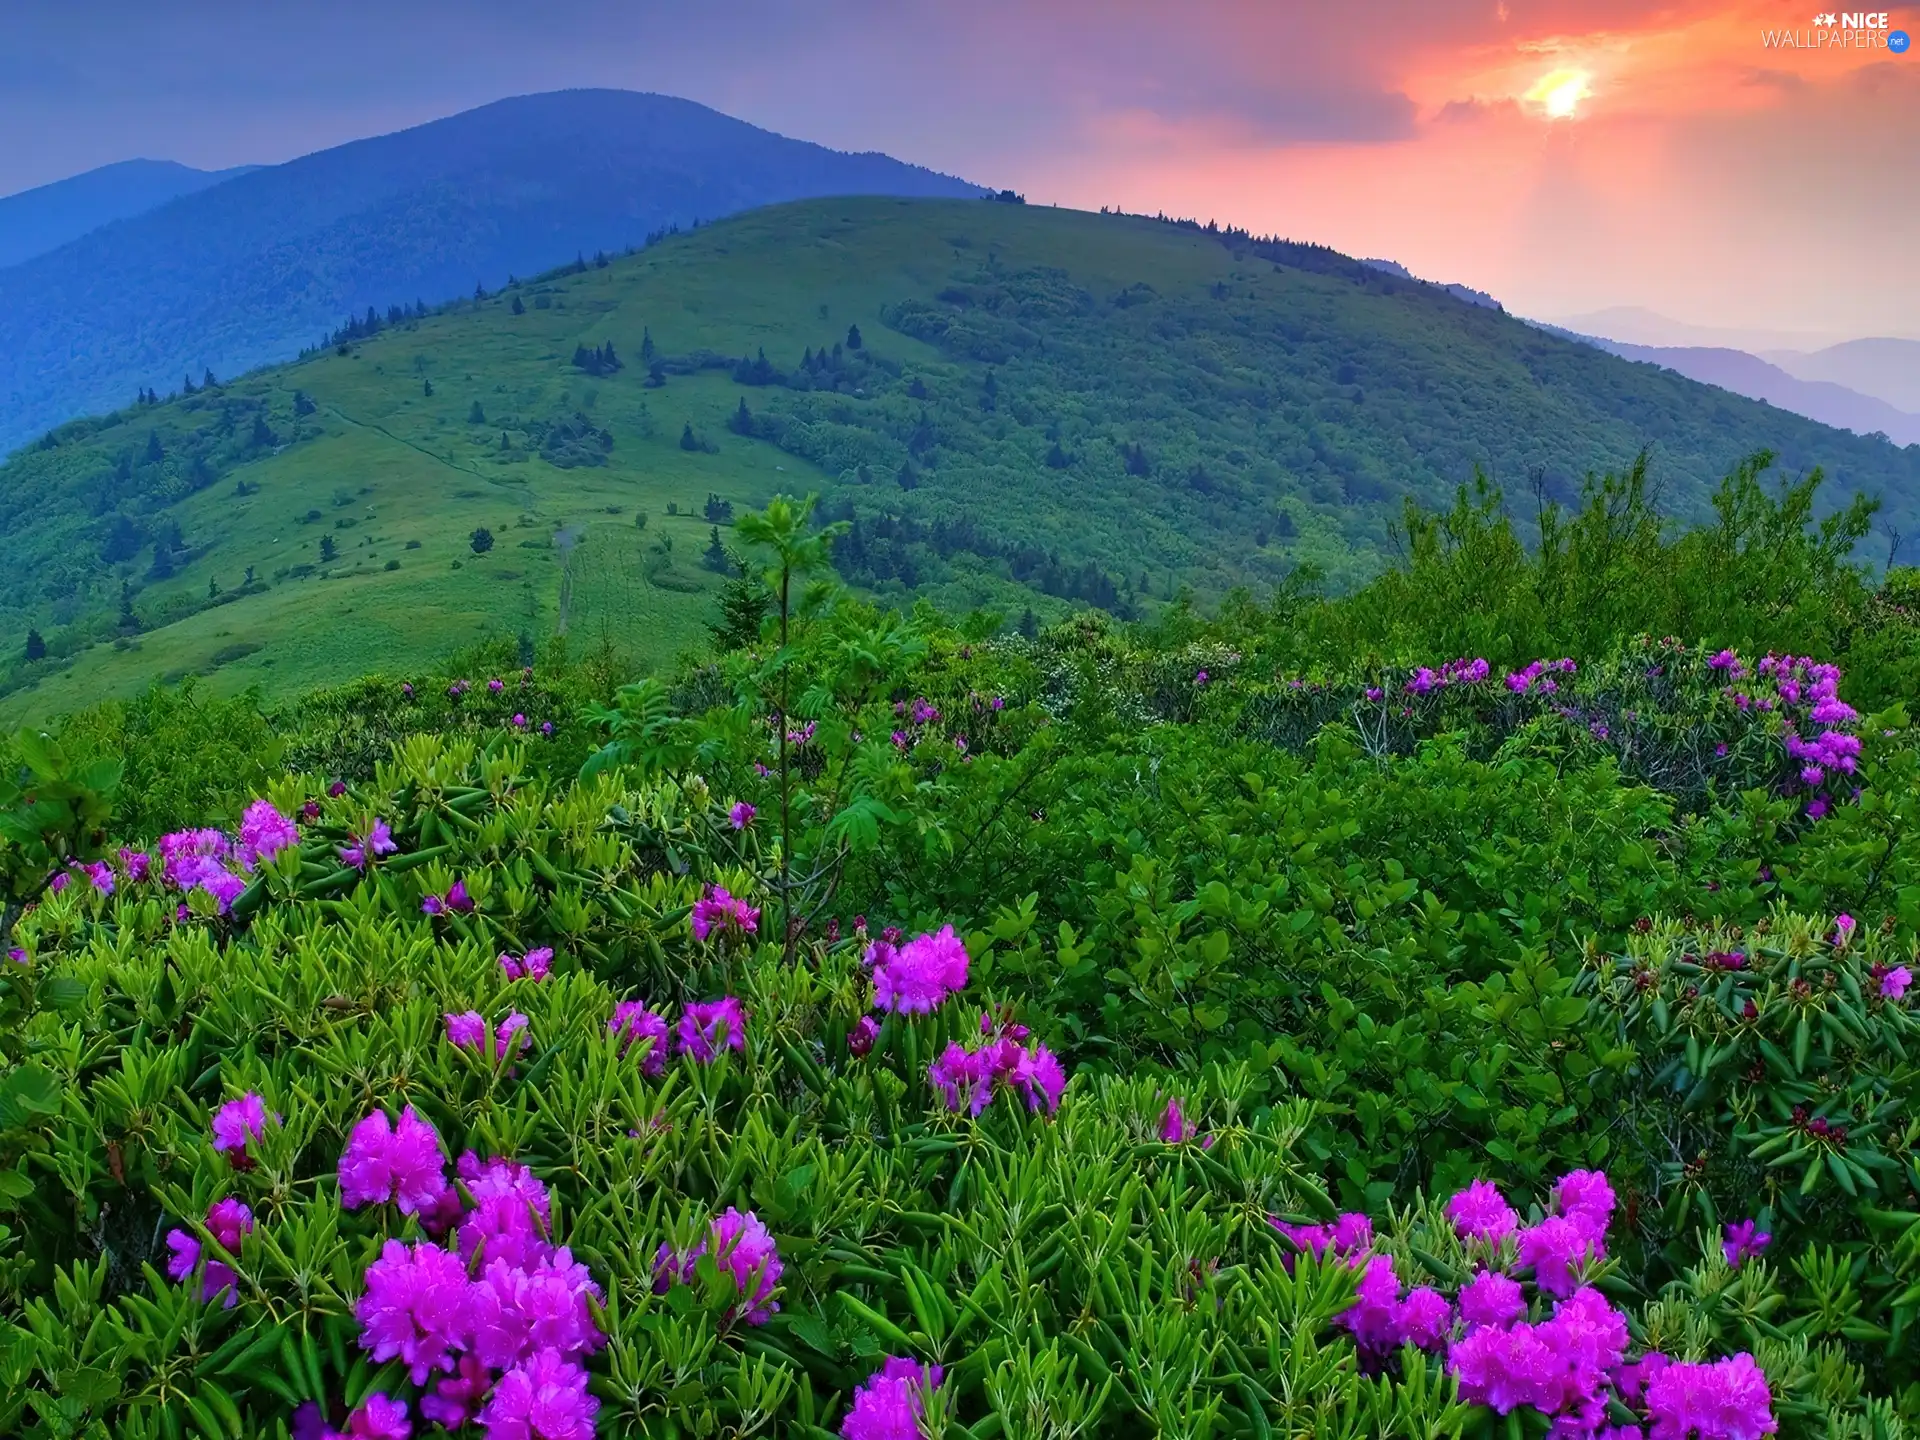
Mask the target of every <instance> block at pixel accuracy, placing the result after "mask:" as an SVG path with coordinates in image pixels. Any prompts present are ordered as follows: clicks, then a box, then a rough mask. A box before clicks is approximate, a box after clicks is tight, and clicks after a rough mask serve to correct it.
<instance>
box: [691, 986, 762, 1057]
mask: <svg viewBox="0 0 1920 1440" xmlns="http://www.w3.org/2000/svg"><path fill="white" fill-rule="evenodd" d="M674 1038H675V1040H676V1041H677V1042H678V1045H679V1053H680V1054H682V1055H691V1056H692V1057H693V1058H694V1059H696V1060H698V1061H699V1062H700V1063H701V1064H702V1065H710V1064H712V1063H713V1061H714V1060H715V1059H716V1058H717V1057H718V1056H719V1054H720V1052H721V1051H722V1050H724V1049H727V1048H729V1047H731V1048H732V1049H734V1050H737V1051H739V1052H740V1053H741V1054H743V1055H744V1054H746V1051H747V1020H746V1016H745V1014H744V1013H742V1011H741V1009H740V1002H739V1000H738V999H736V998H735V997H734V996H732V995H728V996H725V997H723V998H722V999H719V1000H713V1001H709V1002H707V1003H705V1004H698V1005H688V1006H686V1007H685V1008H683V1009H682V1010H681V1011H680V1023H679V1025H678V1026H676V1027H675V1030H674Z"/></svg>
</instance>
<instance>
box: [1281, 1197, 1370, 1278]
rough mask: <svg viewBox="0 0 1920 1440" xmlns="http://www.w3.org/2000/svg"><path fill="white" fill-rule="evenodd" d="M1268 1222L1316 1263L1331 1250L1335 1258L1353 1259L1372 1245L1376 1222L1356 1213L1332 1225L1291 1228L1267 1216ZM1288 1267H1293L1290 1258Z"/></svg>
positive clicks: (1341, 1218) (1342, 1216) (1351, 1211)
mask: <svg viewBox="0 0 1920 1440" xmlns="http://www.w3.org/2000/svg"><path fill="white" fill-rule="evenodd" d="M1267 1223H1268V1224H1269V1225H1271V1226H1273V1228H1274V1229H1276V1230H1278V1231H1279V1232H1280V1233H1281V1234H1282V1235H1284V1236H1286V1237H1287V1239H1288V1240H1290V1241H1292V1242H1293V1246H1294V1249H1295V1250H1299V1251H1305V1252H1307V1253H1309V1254H1311V1255H1312V1256H1313V1258H1314V1259H1316V1260H1318V1259H1321V1258H1322V1257H1323V1256H1325V1255H1326V1254H1327V1252H1328V1251H1331V1252H1332V1253H1333V1254H1334V1255H1335V1256H1336V1257H1347V1258H1349V1259H1351V1258H1353V1257H1355V1256H1357V1255H1358V1254H1359V1252H1361V1251H1363V1250H1365V1249H1366V1248H1367V1247H1368V1246H1369V1245H1371V1244H1373V1222H1372V1221H1371V1220H1369V1219H1368V1218H1367V1217H1366V1216H1364V1215H1362V1214H1360V1213H1359V1212H1358V1211H1353V1210H1349V1211H1348V1212H1347V1213H1345V1214H1344V1215H1341V1216H1340V1217H1338V1218H1337V1219H1336V1220H1335V1221H1334V1222H1333V1223H1332V1224H1331V1225H1289V1224H1287V1223H1286V1222H1285V1221H1283V1220H1281V1219H1280V1218H1279V1217H1278V1216H1274V1215H1269V1216H1268V1217H1267ZM1288 1265H1289V1268H1291V1257H1289V1259H1288Z"/></svg>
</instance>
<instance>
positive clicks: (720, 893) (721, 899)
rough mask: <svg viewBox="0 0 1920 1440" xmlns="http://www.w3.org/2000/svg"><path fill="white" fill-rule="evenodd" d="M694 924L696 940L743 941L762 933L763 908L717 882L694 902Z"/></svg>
mask: <svg viewBox="0 0 1920 1440" xmlns="http://www.w3.org/2000/svg"><path fill="white" fill-rule="evenodd" d="M692 925H693V938H694V939H696V940H706V939H708V938H709V937H713V936H716V935H717V937H718V939H720V940H726V939H740V940H744V939H745V938H746V937H747V936H749V935H758V934H759V933H760V909H759V907H758V906H756V905H749V904H747V902H746V901H745V900H742V899H740V898H739V897H738V896H734V895H730V894H728V893H727V891H726V890H725V889H724V888H723V887H721V886H718V885H715V886H712V887H710V888H709V889H708V891H707V893H706V894H704V895H702V896H701V897H700V898H699V899H698V900H696V901H694V902H693V915H692Z"/></svg>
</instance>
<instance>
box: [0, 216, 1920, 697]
mask: <svg viewBox="0 0 1920 1440" xmlns="http://www.w3.org/2000/svg"><path fill="white" fill-rule="evenodd" d="M516 310H517V312H518V313H516ZM855 326H857V327H858V329H859V332H860V337H859V338H860V341H861V343H860V344H859V346H858V347H857V348H856V347H855V346H854V345H853V343H852V342H853V339H854V337H853V336H852V335H850V334H849V333H848V332H849V329H850V327H855ZM607 345H611V347H612V354H613V355H614V356H615V357H616V358H617V360H618V362H619V364H618V366H617V368H616V367H615V366H614V365H611V364H609V363H607V360H606V356H607V351H606V350H605V349H603V348H602V347H604V346H607ZM429 385H431V390H432V393H431V394H428V393H427V390H428V386H429ZM1762 446H1768V447H1772V448H1774V449H1775V450H1777V451H1779V452H1780V454H1781V457H1782V461H1783V463H1784V465H1785V467H1786V468H1787V469H1789V470H1797V469H1801V468H1805V467H1808V466H1811V465H1814V464H1823V465H1825V466H1826V467H1827V469H1828V471H1829V473H1830V474H1831V475H1832V476H1833V478H1834V482H1835V483H1834V485H1833V486H1832V487H1831V492H1830V493H1831V494H1832V496H1833V498H1835V499H1838V498H1840V497H1841V496H1843V495H1845V494H1847V493H1851V492H1852V491H1854V490H1863V491H1866V492H1869V493H1875V494H1880V495H1883V496H1885V497H1886V500H1887V503H1888V511H1889V513H1890V516H1891V518H1892V519H1893V521H1894V523H1896V524H1898V525H1901V526H1902V527H1903V528H1906V529H1908V530H1912V529H1913V528H1914V523H1915V520H1916V513H1915V512H1916V497H1917V496H1920V450H1914V449H1909V450H1900V449H1897V448H1895V447H1893V446H1890V445H1887V444H1885V443H1882V442H1877V441H1872V440H1868V439H1864V438H1861V437H1856V436H1852V435H1848V434H1844V433H1842V432H1838V431H1834V430H1829V429H1826V428H1824V427H1822V426H1819V425H1816V424H1814V423H1813V422H1811V421H1807V420H1803V419H1801V418H1799V417H1797V416H1793V415H1789V414H1786V413H1784V412H1781V411H1777V410H1773V409H1770V408H1768V407H1766V406H1764V405H1761V404H1758V403H1755V402H1750V401H1746V400H1742V399H1740V398H1739V397H1737V396H1733V395H1730V394H1728V393H1726V392H1724V391H1719V390H1715V389H1711V388H1708V387H1705V386H1701V385H1697V384H1695V383H1693V382H1691V381H1688V380H1685V379H1683V378H1682V377H1680V376H1677V375H1673V374H1668V373H1664V372H1660V371H1656V370H1652V369H1650V368H1648V367H1645V366H1636V365H1631V364H1628V363H1626V362H1623V361H1620V360H1618V359H1616V358H1614V357H1612V356H1609V355H1606V354H1604V353H1602V352H1600V351H1597V350H1595V349H1592V348H1591V347H1588V346H1584V345H1578V344H1574V343H1572V342H1568V341H1565V340H1562V339H1560V338H1558V337H1556V336H1552V335H1548V334H1544V333H1542V332H1540V331H1538V330H1535V329H1533V328H1531V327H1529V326H1527V325H1525V324H1523V323H1522V322H1520V321H1517V320H1513V319H1510V318H1509V317H1507V316H1505V315H1502V314H1499V313H1497V312H1494V311H1491V310H1487V309H1484V308H1480V307H1475V306H1470V305H1466V304H1463V303H1461V302H1460V301H1458V300H1457V299H1455V298H1453V297H1451V296H1448V295H1446V294H1445V293H1444V292H1441V291H1439V290H1437V289H1435V288H1434V287H1430V286H1424V285H1419V284H1409V283H1408V282H1407V281H1405V280H1403V279H1399V278H1396V277H1394V276H1391V275H1385V274H1382V273H1380V272H1378V271H1374V270H1369V269H1367V268H1365V267H1363V266H1361V265H1360V264H1359V263H1358V262H1356V261H1352V260H1348V259H1346V258H1345V257H1342V256H1338V255H1336V254H1334V253H1333V252H1330V251H1326V250H1321V249H1316V248H1311V247H1304V246H1289V245H1260V244H1255V243H1253V242H1249V241H1246V240H1245V239H1244V238H1242V237H1233V236H1222V235H1217V234H1212V233H1208V232H1203V231H1199V230H1195V229H1191V228H1180V227H1175V226H1171V225H1166V224H1162V223H1159V222H1155V221H1150V220H1144V219H1134V218H1125V217H1119V216H1101V215H1089V214H1084V213H1078V212H1071V211H1059V210H1042V209H1037V208H1029V207H1024V206H1017V205H1004V204H992V203H985V202H977V201H972V202H970V201H953V202H948V201H900V200H826V201H809V202H803V203H800V204H795V205H790V206H782V207H777V208H773V209H767V210H762V211H756V212H753V213H751V214H747V215H743V216H740V217H737V218H734V219H731V220H728V221H725V222H723V223H720V224H717V225H714V226H711V227H708V228H705V229H701V230H698V231H695V232H692V233H689V234H684V235H680V236H677V237H674V238H672V239H669V240H668V241H666V242H664V243H662V244H660V245H657V246H654V247H652V248H650V249H648V250H646V251H643V252H642V253H641V254H639V255H637V256H634V257H631V258H628V259H625V260H619V261H615V262H613V263H611V264H610V265H607V266H606V267H604V268H595V267H591V266H590V267H587V268H586V269H585V270H584V271H583V272H582V273H577V274H564V275H558V276H552V277H547V278H545V279H542V280H539V281H533V282H525V283H523V284H521V285H520V286H518V287H517V288H516V289H513V290H510V291H506V292H502V293H500V294H498V295H494V296H490V297H487V298H486V299H484V300H480V301H476V302H467V303H463V304H461V305H459V306H455V307H450V308H449V309H447V310H445V311H443V312H440V313H436V314H432V315H427V316H424V317H419V318H405V319H402V320H400V321H399V322H398V323H395V324H392V325H383V326H382V327H381V329H380V332H379V333H377V334H373V335H372V336H370V337H364V338H355V339H349V340H348V341H347V343H345V344H343V345H341V346H340V347H339V348H338V349H336V350H330V351H328V352H326V353H323V354H321V355H319V356H316V357H313V358H310V359H308V360H306V361H303V362H301V363H299V364H295V365H289V366H284V367H280V368H278V369H274V370H269V371H265V372H262V373H260V374H258V375H255V376H251V377H248V378H246V379H243V380H241V381H238V382H236V383H233V384H230V385H227V386H224V387H220V388H217V389H215V390H211V391H205V392H202V393H199V394H196V395H194V396H191V397H187V398H183V399H180V400H175V401H171V402H168V403H163V404H159V405H148V406H142V407H139V408H136V409H133V410H129V411H124V412H120V413H119V414H116V415H114V416H109V417H105V418H103V419H101V420H96V421H83V422H76V423H75V424H73V425H70V426H67V427H64V428H63V429H62V430H60V431H57V432H55V433H54V434H53V435H51V436H49V437H48V438H47V439H46V440H45V441H43V442H41V443H40V444H38V445H36V446H34V447H31V448H29V449H28V450H26V451H23V452H21V453H20V454H19V455H17V456H16V457H15V458H14V459H13V460H12V461H11V462H9V463H8V464H7V465H6V466H5V467H0V522H4V523H3V526H0V634H4V635H5V636H6V637H7V640H6V644H7V647H8V660H9V663H10V665H11V674H10V678H9V679H8V681H7V686H8V689H9V694H8V696H7V697H6V699H5V700H4V702H3V703H4V704H5V706H6V707H7V708H8V709H9V710H10V711H11V712H13V713H15V714H25V713H38V712H44V711H52V710H58V709H62V708H66V707H70V706H72V705H75V704H79V703H84V702H86V701H88V700H90V699H93V698H96V697H98V696H100V695H102V694H109V693H116V692H121V691H125V690H127V689H130V688H133V687H136V686H138V685H140V684H142V683H144V682H145V681H146V680H147V679H148V678H150V677H151V676H153V675H155V674H184V673H189V672H195V671H198V672H202V673H210V674H213V675H214V676H215V681H214V683H215V685H216V686H217V687H218V688H223V689H225V688H234V687H239V686H242V685H246V684H254V683H259V684H263V685H265V686H266V687H268V688H269V689H270V690H288V689H292V688H295V687H298V686H303V685H307V684H311V683H315V682H318V681H322V680H326V679H332V678H338V677H342V676H345V675H349V674H354V673H358V672H360V671H363V670H366V669H368V668H371V667H377V666H381V665H385V664H389V663H391V664H395V665H398V664H402V663H413V662H416V661H419V660H422V659H425V658H427V657H428V656H430V655H433V654H435V653H438V652H441V651H444V650H445V649H447V648H448V647H449V646H452V645H455V644H459V643H464V642H466V641H468V640H471V639H473V638H475V637H477V636H478V635H480V634H482V633H488V632H498V631H501V630H506V631H508V632H525V633H527V634H529V635H532V636H534V637H536V638H538V637H541V636H544V635H545V634H547V633H550V632H551V631H553V630H554V629H556V628H558V627H559V626H560V625H561V623H562V611H563V602H564V611H565V615H564V619H565V624H566V628H567V630H568V633H569V634H570V635H571V636H574V637H579V638H580V640H581V642H582V643H586V642H589V641H596V640H598V639H599V638H600V637H602V636H605V637H607V638H609V639H612V640H613V641H615V642H616V643H619V644H622V645H625V646H628V647H630V648H632V649H633V650H635V652H636V656H637V658H638V659H640V660H642V661H645V660H648V659H657V658H661V657H664V656H666V655H669V654H671V653H673V652H674V651H675V650H676V649H677V648H680V647H682V646H684V645H686V644H688V643H691V642H693V641H695V640H697V639H698V638H699V637H700V636H701V634H702V626H703V625H704V623H705V622H706V620H707V619H708V618H710V616H711V614H712V610H713V602H712V592H713V591H714V590H715V589H717V587H718V585H719V583H720V576H719V575H717V574H715V573H713V572H712V571H710V570H708V569H706V568H704V567H703V565H702V553H703V551H705V550H706V549H707V548H708V546H709V544H710V542H711V538H712V535H713V526H712V525H710V523H709V521H708V519H707V518H705V517H704V514H703V512H704V511H705V509H706V506H707V502H708V499H709V497H710V496H712V497H715V499H717V500H719V501H725V502H731V503H732V504H734V505H736V506H738V505H743V504H758V503H760V502H761V501H763V500H764V499H765V497H766V496H767V495H768V494H770V493H772V492H773V491H775V490H778V489H787V490H794V491H803V490H807V489H818V490H821V491H822V492H824V494H825V496H826V504H827V509H828V512H829V513H830V514H832V515H834V516H836V517H840V518H848V519H851V520H852V521H853V522H854V523H853V530H852V533H851V534H850V535H849V537H848V538H847V540H846V541H845V542H843V543H842V544H841V546H840V550H839V553H840V557H841V564H842V568H843V570H844V571H845V572H846V573H847V574H848V575H849V576H850V578H853V579H855V580H856V581H858V582H860V583H862V584H866V585H869V586H871V587H873V588H875V589H877V590H879V591H880V592H882V593H889V592H902V591H904V590H905V589H907V588H912V589H914V590H916V591H918V592H920V593H925V594H928V595H930V596H931V597H933V598H935V599H936V600H938V601H941V602H942V603H946V604H951V605H968V604H978V603H989V602H990V603H997V604H1001V605H1005V606H1010V607H1014V613H1017V610H1018V607H1020V606H1022V605H1025V604H1033V605H1034V606H1035V607H1036V608H1037V609H1039V610H1041V611H1042V612H1043V613H1044V612H1046V611H1047V610H1048V609H1050V608H1052V609H1057V608H1060V607H1062V606H1064V605H1067V604H1077V603H1085V602H1089V601H1090V602H1092V603H1098V604H1103V605H1106V606H1107V607H1109V608H1112V609H1116V610H1119V611H1121V612H1123V613H1124V612H1128V611H1131V610H1134V609H1140V608H1146V607H1149V606H1151V604H1152V603H1154V602H1155V601H1157V600H1159V599H1162V598H1164V597H1165V596H1167V595H1168V594H1170V593H1172V592H1173V591H1174V590H1176V589H1178V588H1179V587H1181V586H1192V587H1193V588H1194V589H1196V590H1197V591H1199V592H1201V593H1202V594H1218V593H1220V592H1221V591H1223V590H1224V589H1225V588H1226V587H1228V586H1229V585H1232V584H1235V583H1241V582H1248V583H1253V584H1255V585H1256V586H1257V585H1260V584H1264V583H1271V582H1274V581H1277V580H1279V579H1280V578H1282V577H1283V576H1285V575H1286V574H1287V573H1288V572H1289V571H1290V570H1291V569H1292V568H1293V567H1295V566H1297V565H1299V564H1301V563H1303V562H1313V563H1315V564H1318V565H1320V566H1322V567H1323V568H1324V569H1326V570H1327V571H1328V572H1329V573H1330V574H1331V575H1332V576H1333V577H1334V579H1335V580H1336V581H1352V580H1354V579H1357V578H1359V577H1361V576H1362V575H1364V574H1366V573H1368V572H1369V571H1370V570H1372V569H1373V568H1376V567H1377V565H1378V564H1379V561H1380V556H1381V553H1382V551H1383V548H1384V547H1385V546H1387V545H1388V544H1389V543H1390V542H1389V532H1388V527H1389V524H1390V522H1391V520H1392V519H1393V517H1394V516H1395V515H1396V514H1397V513H1398V510H1399V506H1400V504H1401V502H1402V499H1403V497H1405V496H1409V495H1411V496H1414V497H1416V498H1418V499H1421V500H1423V501H1428V502H1440V501H1442V500H1444V499H1446V498H1447V497H1449V496H1450V494H1451V492H1452V488H1453V487H1454V486H1455V485H1456V484H1458V483H1459V482H1461V481H1463V480H1465V479H1467V478H1468V477H1469V476H1470V474H1471V472H1472V470H1473V467H1474V466H1475V465H1482V466H1485V467H1486V468H1488V469H1489V470H1491V471H1492V472H1493V473H1494V474H1495V476H1496V478H1497V479H1499V480H1500V481H1501V482H1503V483H1504V484H1506V486H1507V487H1508V488H1509V490H1512V491H1521V490H1524V489H1525V488H1526V487H1527V486H1528V484H1529V483H1530V482H1532V481H1534V480H1536V479H1537V481H1538V483H1539V484H1540V485H1541V486H1542V487H1543V488H1544V490H1545V491H1546V493H1548V494H1549V495H1568V494H1571V493H1573V492H1574V491H1575V490H1576V489H1577V485H1578V481H1579V477H1580V476H1581V475H1583V474H1584V473H1586V472H1587V471H1589V470H1598V469H1604V468H1609V467H1618V466H1624V465H1625V464H1627V463H1628V462H1629V461H1630V460H1631V459H1632V457H1633V456H1634V454H1635V453H1636V452H1637V451H1638V450H1639V449H1641V448H1642V447H1648V448H1650V449H1651V450H1652V452H1653V457H1654V469H1655V473H1656V475H1657V477H1658V479H1659V482H1660V484H1661V485H1662V487H1663V496H1664V501H1665V503H1666V505H1667V507H1668V508H1669V509H1670V510H1672V511H1673V512H1674V513H1676V514H1678V515H1682V516H1695V515H1698V514H1699V513H1701V511H1702V510H1703V509H1704V507H1705V502H1706V496H1707V495H1708V493H1709V492H1710V490H1711V487H1712V485H1713V484H1714V482H1715V481H1716V480H1717V479H1718V477H1719V476H1720V475H1722V474H1723V473H1725V472H1726V471H1727V470H1728V469H1729V468H1730V467H1731V466H1732V465H1733V463H1734V462H1735V461H1736V460H1737V459H1738V458H1739V457H1741V456H1742V455H1744V454H1746V453H1748V452H1750V451H1752V450H1755V449H1757V448H1760V447H1762ZM1528 503H1529V504H1530V503H1531V501H1530V499H1529V501H1528ZM670 505H671V506H672V507H673V509H674V511H675V512H677V513H669V511H668V507H669V506H670ZM642 512H644V514H645V515H646V517H647V520H646V524H645V527H644V528H641V527H640V526H639V525H638V524H637V523H636V521H637V517H638V515H639V514H640V513H642ZM479 527H485V528H486V529H487V530H489V531H490V533H491V535H492V537H493V542H494V543H493V546H492V548H491V549H490V550H489V551H488V552H487V553H485V554H484V555H476V554H475V553H473V551H472V549H471V544H470V536H471V534H472V532H473V531H474V530H475V529H476V528H479ZM249 576H251V580H250V581H249ZM216 590H217V591H218V593H217V594H216V593H214V592H215V591H216ZM1049 597H1051V598H1049ZM29 627H33V628H35V629H37V630H38V631H39V633H40V634H41V636H42V638H43V640H44V641H45V643H46V645H47V647H48V652H49V653H48V655H47V658H45V659H41V660H37V661H34V662H33V663H31V664H26V663H23V662H22V659H21V657H22V656H23V654H24V650H23V648H22V642H23V639H24V637H25V635H26V632H27V630H28V629H29Z"/></svg>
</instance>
